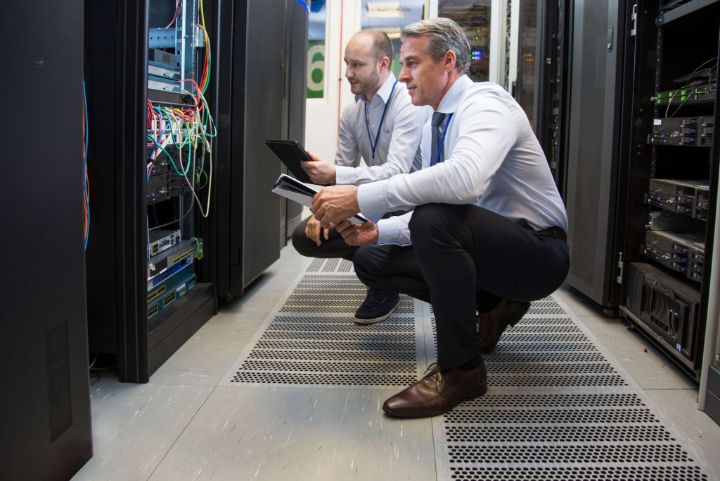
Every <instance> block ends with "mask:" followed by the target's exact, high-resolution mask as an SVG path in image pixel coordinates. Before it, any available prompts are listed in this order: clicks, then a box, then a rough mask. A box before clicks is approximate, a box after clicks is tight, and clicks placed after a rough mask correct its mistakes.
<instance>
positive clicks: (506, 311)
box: [477, 299, 530, 354]
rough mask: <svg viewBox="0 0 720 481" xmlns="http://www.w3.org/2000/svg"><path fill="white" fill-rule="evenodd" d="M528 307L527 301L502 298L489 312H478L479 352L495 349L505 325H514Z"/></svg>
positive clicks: (487, 352)
mask: <svg viewBox="0 0 720 481" xmlns="http://www.w3.org/2000/svg"><path fill="white" fill-rule="evenodd" d="M528 309H530V303H529V302H522V301H510V300H508V299H503V300H501V301H500V303H499V304H498V305H497V306H495V307H494V308H493V309H492V310H491V311H489V312H481V313H479V314H478V320H477V335H478V348H479V352H480V353H481V354H489V353H491V352H493V351H494V350H495V346H497V343H498V341H499V340H500V336H501V335H502V333H503V331H504V330H505V328H506V327H507V326H514V325H515V324H517V322H518V321H519V320H520V319H522V317H523V316H524V315H525V313H526V312H527V311H528Z"/></svg>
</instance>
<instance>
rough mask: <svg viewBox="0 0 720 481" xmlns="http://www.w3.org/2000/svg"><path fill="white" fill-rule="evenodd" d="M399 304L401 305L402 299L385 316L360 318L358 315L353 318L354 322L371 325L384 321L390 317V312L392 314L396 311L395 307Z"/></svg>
mask: <svg viewBox="0 0 720 481" xmlns="http://www.w3.org/2000/svg"><path fill="white" fill-rule="evenodd" d="M399 305H400V301H398V303H397V304H395V305H394V306H393V308H392V309H390V311H388V313H387V314H385V315H384V316H380V317H376V318H374V319H359V318H357V317H356V318H355V319H354V320H353V322H354V323H355V324H357V325H358V326H369V325H371V324H377V323H378V322H383V321H384V320H386V319H387V318H388V317H390V314H392V313H393V312H395V309H397V306H399Z"/></svg>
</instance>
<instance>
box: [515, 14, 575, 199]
mask: <svg viewBox="0 0 720 481" xmlns="http://www.w3.org/2000/svg"><path fill="white" fill-rule="evenodd" d="M569 14H570V1H569V0H523V1H521V3H520V23H519V31H518V37H519V39H520V42H519V45H518V47H517V48H518V53H519V55H518V65H517V72H518V74H517V80H516V82H515V85H514V88H513V95H514V96H515V97H516V99H517V101H518V103H519V104H520V106H522V108H523V110H524V111H525V113H526V114H527V116H528V119H529V120H530V124H531V126H532V128H533V131H534V132H535V135H536V136H537V138H538V140H539V141H540V145H541V146H542V148H543V151H544V152H545V156H546V157H547V160H548V162H549V163H550V169H551V171H552V173H553V177H554V178H555V182H556V184H557V185H558V188H559V189H560V193H561V194H564V187H565V165H564V161H563V160H564V153H565V142H564V138H565V132H566V131H567V120H566V111H567V101H566V96H565V95H563V92H564V91H565V87H566V83H567V77H568V73H567V66H568V59H569V52H568V38H569V37H570V33H571V32H570V30H569V24H568V19H569Z"/></svg>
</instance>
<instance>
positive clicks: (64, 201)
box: [0, 0, 92, 481]
mask: <svg viewBox="0 0 720 481" xmlns="http://www.w3.org/2000/svg"><path fill="white" fill-rule="evenodd" d="M0 43H2V45H3V47H4V48H3V74H2V77H1V78H0V85H1V86H2V89H3V91H4V92H6V93H7V95H6V99H5V101H4V105H3V112H4V113H5V115H3V116H2V119H0V125H1V126H2V132H3V134H2V135H0V148H1V149H2V152H3V161H2V163H3V172H4V177H5V179H6V182H5V185H4V186H3V189H2V191H0V201H1V202H2V205H3V213H2V219H3V231H2V234H1V235H0V249H2V252H3V254H4V262H3V264H4V266H3V269H2V273H0V285H1V286H2V299H3V302H2V307H0V382H2V385H3V389H2V395H1V396H0V426H2V428H0V479H3V480H28V481H34V480H47V479H69V478H71V477H72V476H73V474H75V472H76V471H77V470H78V469H80V467H81V466H82V465H83V464H84V463H85V462H86V461H87V460H88V459H89V458H90V456H91V455H92V437H91V431H90V399H89V380H88V355H87V326H86V310H85V299H86V293H85V272H84V254H83V243H84V241H83V237H84V226H83V224H84V221H83V190H84V187H83V185H84V161H83V157H84V147H83V125H84V123H83V114H84V112H83V110H84V109H83V89H82V80H83V57H82V45H83V15H82V2H81V1H79V0H69V1H67V2H55V3H47V2H44V1H40V0H28V1H24V2H12V3H8V4H4V5H3V13H2V15H0Z"/></svg>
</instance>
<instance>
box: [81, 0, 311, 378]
mask: <svg viewBox="0 0 720 481" xmlns="http://www.w3.org/2000/svg"><path fill="white" fill-rule="evenodd" d="M85 8H86V16H87V24H88V42H86V49H87V52H86V55H87V71H88V77H89V78H88V90H89V93H90V95H89V97H90V112H91V124H94V125H95V129H93V132H94V133H93V134H92V136H91V137H92V138H91V159H92V162H91V165H90V167H91V168H90V171H91V174H92V176H93V177H94V178H95V179H96V185H97V188H96V189H94V193H93V196H94V199H93V200H94V218H95V219H97V222H95V223H93V232H92V234H93V237H94V239H95V242H93V243H91V245H90V249H89V253H88V289H89V290H90V293H91V295H90V297H89V303H88V308H89V320H90V348H91V351H92V352H94V353H99V354H108V355H110V356H114V357H116V358H117V367H118V372H119V376H120V379H121V380H123V381H130V382H146V381H147V380H148V379H149V376H150V374H152V372H154V371H155V370H156V369H157V368H158V367H159V366H160V365H161V364H162V363H163V362H164V361H165V360H166V359H167V358H168V357H169V356H170V355H172V353H173V352H175V350H177V349H178V348H179V347H180V346H181V345H182V344H183V343H184V342H185V341H186V340H187V339H188V338H189V337H190V336H191V335H192V334H193V333H194V332H195V331H196V330H197V329H198V328H199V327H200V326H201V325H202V324H203V323H204V322H205V321H206V320H207V319H209V318H210V317H211V316H212V315H213V313H214V312H216V310H217V302H218V296H219V297H220V298H229V297H232V296H238V295H241V294H242V293H243V290H244V289H245V287H247V285H248V284H249V283H250V282H252V281H253V280H254V279H255V278H257V277H258V276H259V275H260V274H261V273H262V271H263V270H265V268H267V267H268V266H269V265H270V264H271V263H272V262H273V261H274V260H276V259H277V258H278V257H279V251H280V247H281V243H282V244H284V242H285V241H284V239H281V235H280V231H281V228H282V227H283V226H284V222H285V219H283V218H282V217H281V205H284V201H281V200H280V198H278V197H277V196H275V195H273V194H272V193H271V192H270V190H271V187H272V185H273V183H274V181H275V179H276V178H277V176H278V174H279V173H280V163H279V161H278V160H277V159H276V158H274V156H273V155H272V153H271V152H270V151H269V150H268V149H267V148H266V147H265V144H264V141H265V139H269V138H287V136H288V135H289V133H290V132H291V131H292V132H297V131H298V129H300V130H299V131H300V132H302V128H303V125H302V122H303V119H304V115H302V113H300V115H297V114H296V113H293V112H294V110H293V109H295V108H296V106H297V104H298V98H297V97H296V96H293V97H292V98H290V94H289V92H290V91H291V90H290V88H289V84H290V82H291V81H292V82H293V90H292V92H293V93H295V91H296V90H299V89H300V88H302V89H303V90H302V92H304V84H305V79H304V76H303V77H302V78H301V79H300V80H301V82H302V83H301V85H300V86H299V87H298V85H297V82H298V79H297V78H296V77H295V75H296V74H295V73H293V74H292V76H291V75H290V73H289V72H288V69H289V68H290V66H291V65H292V64H293V62H292V61H291V55H290V54H289V51H288V49H289V48H291V51H292V52H293V55H302V56H303V58H304V55H305V47H304V45H305V37H306V34H303V38H302V42H300V40H299V35H300V33H302V32H306V31H307V10H306V8H305V4H304V3H302V2H297V1H290V0H287V1H285V2H262V1H254V2H253V1H251V2H245V1H239V0H115V1H114V2H89V3H86V5H85ZM168 21H169V22H170V23H168ZM206 21H207V22H206ZM204 32H206V33H207V36H205V33H204ZM289 37H292V39H291V38H289ZM294 41H297V42H298V45H295V43H293V42H294ZM211 46H212V48H211ZM208 52H211V53H212V56H208V55H207V54H208ZM295 62H297V61H295ZM210 66H212V68H210ZM302 71H304V64H303V68H302ZM208 72H209V77H208V76H207V75H206V74H207V73H208ZM201 91H203V92H205V95H204V96H203V95H200V92H201ZM203 98H206V99H207V105H206V104H205V102H204V101H203ZM201 101H202V102H201ZM291 106H295V107H293V109H291ZM208 111H209V112H210V113H211V115H212V117H214V118H215V119H217V123H216V124H213V122H212V121H211V120H209V117H207V116H206V113H207V112H208ZM291 113H293V115H291ZM189 117H190V118H189ZM188 118H189V119H188ZM180 120H182V122H180ZM298 121H299V122H300V124H299V125H297V122H298ZM188 139H191V141H188ZM185 149H187V150H185ZM183 152H187V153H186V154H183ZM210 153H212V156H210ZM206 154H207V155H206ZM183 155H184V156H185V160H186V162H185V163H183V161H182V159H183ZM201 156H202V157H201ZM173 157H175V161H173ZM190 159H192V160H190ZM189 169H192V170H189ZM188 172H190V174H188ZM211 179H212V180H211ZM176 251H177V252H176ZM171 266H172V267H173V269H171V268H170V267H171ZM180 273H182V276H181V275H180Z"/></svg>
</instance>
